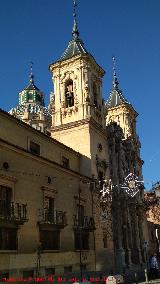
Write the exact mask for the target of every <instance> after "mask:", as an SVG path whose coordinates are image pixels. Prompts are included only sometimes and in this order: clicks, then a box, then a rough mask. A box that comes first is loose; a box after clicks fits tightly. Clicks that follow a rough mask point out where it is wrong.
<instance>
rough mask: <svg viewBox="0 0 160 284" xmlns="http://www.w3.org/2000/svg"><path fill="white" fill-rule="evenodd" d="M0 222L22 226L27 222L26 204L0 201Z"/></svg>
mask: <svg viewBox="0 0 160 284" xmlns="http://www.w3.org/2000/svg"><path fill="white" fill-rule="evenodd" d="M0 221H7V222H11V221H12V222H15V223H17V224H19V225H21V224H23V223H24V222H26V221H27V204H22V203H18V202H6V201H5V200H0Z"/></svg>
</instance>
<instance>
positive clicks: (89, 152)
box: [49, 5, 107, 176]
mask: <svg viewBox="0 0 160 284" xmlns="http://www.w3.org/2000/svg"><path fill="white" fill-rule="evenodd" d="M73 16H74V23H73V30H72V39H71V40H70V41H69V44H68V46H67V48H66V49H65V51H64V53H63V54H62V56H61V57H60V59H59V60H57V61H56V62H55V63H52V64H50V66H49V70H50V71H51V73H52V79H53V84H54V107H53V110H52V127H51V135H52V137H54V138H55V139H57V140H59V141H60V142H62V143H64V144H66V145H67V146H69V147H71V148H72V149H74V150H76V151H78V152H80V153H81V154H83V156H85V157H86V159H87V158H88V159H89V161H88V162H89V163H90V164H91V167H89V165H87V163H83V164H84V165H85V166H86V168H87V170H88V169H89V172H88V174H89V175H91V174H94V175H95V176H97V175H98V173H97V169H96V163H97V160H96V154H97V155H99V156H102V157H104V158H103V159H106V158H107V141H106V139H107V137H106V130H105V129H106V125H105V108H104V101H103V99H102V94H101V86H102V77H103V76H104V74H105V71H104V70H103V69H102V68H101V67H100V66H99V65H98V64H97V62H96V61H95V59H94V57H93V56H92V55H91V54H90V53H89V52H88V51H87V50H86V48H85V47H84V44H83V41H82V40H81V39H80V38H79V31H78V27H77V19H76V13H75V5H74V14H73ZM98 145H100V146H98ZM98 149H102V150H101V152H100V151H99V150H98ZM97 157H98V156H97ZM102 157H101V159H102ZM97 159H98V158H97ZM104 164H105V163H104ZM85 171H86V169H85ZM104 174H105V173H104Z"/></svg>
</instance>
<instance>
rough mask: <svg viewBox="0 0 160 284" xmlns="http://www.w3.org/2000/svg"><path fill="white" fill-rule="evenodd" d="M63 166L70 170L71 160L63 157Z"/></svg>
mask: <svg viewBox="0 0 160 284" xmlns="http://www.w3.org/2000/svg"><path fill="white" fill-rule="evenodd" d="M62 165H63V167H64V168H66V169H69V159H67V158H66V157H64V156H62Z"/></svg>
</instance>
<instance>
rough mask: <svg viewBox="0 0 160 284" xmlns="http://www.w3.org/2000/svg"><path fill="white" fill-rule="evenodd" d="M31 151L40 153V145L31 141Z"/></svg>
mask: <svg viewBox="0 0 160 284" xmlns="http://www.w3.org/2000/svg"><path fill="white" fill-rule="evenodd" d="M30 152H31V153H32V154H35V155H40V145H39V144H37V143H35V142H33V141H30Z"/></svg>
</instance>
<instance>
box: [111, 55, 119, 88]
mask: <svg viewBox="0 0 160 284" xmlns="http://www.w3.org/2000/svg"><path fill="white" fill-rule="evenodd" d="M112 61H113V89H118V84H119V83H118V80H117V75H116V59H115V57H114V56H113V57H112Z"/></svg>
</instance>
